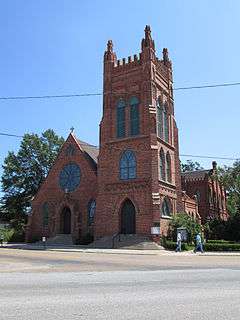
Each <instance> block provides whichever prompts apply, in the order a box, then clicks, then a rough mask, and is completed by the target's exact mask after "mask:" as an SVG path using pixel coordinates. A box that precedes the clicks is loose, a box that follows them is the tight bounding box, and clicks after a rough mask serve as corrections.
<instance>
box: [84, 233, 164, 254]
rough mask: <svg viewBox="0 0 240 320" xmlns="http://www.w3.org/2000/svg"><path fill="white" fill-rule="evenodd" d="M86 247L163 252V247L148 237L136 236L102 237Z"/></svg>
mask: <svg viewBox="0 0 240 320" xmlns="http://www.w3.org/2000/svg"><path fill="white" fill-rule="evenodd" d="M113 238H114V239H113ZM88 247H89V248H101V249H103V248H104V249H107V248H108V249H109V248H113V247H114V248H115V249H118V248H119V249H120V248H121V249H132V250H134V249H138V250H164V248H163V247H161V246H159V245H158V244H157V243H155V242H153V241H152V240H151V239H150V238H149V237H148V236H144V235H137V234H119V235H116V236H108V237H103V238H100V239H98V240H95V241H94V242H93V243H91V244H90V245H89V246H88Z"/></svg>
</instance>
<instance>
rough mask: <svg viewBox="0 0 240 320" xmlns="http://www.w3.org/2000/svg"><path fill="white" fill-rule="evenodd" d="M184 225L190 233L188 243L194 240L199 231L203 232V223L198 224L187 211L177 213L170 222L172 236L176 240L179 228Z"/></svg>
mask: <svg viewBox="0 0 240 320" xmlns="http://www.w3.org/2000/svg"><path fill="white" fill-rule="evenodd" d="M180 227H184V228H186V230H187V233H188V243H192V242H194V239H195V236H196V234H197V233H199V232H201V225H200V224H198V223H197V222H196V221H195V220H194V219H193V218H192V217H190V216H189V215H188V214H187V213H177V214H175V215H174V216H173V218H172V220H171V222H170V236H171V238H172V240H176V234H177V228H180Z"/></svg>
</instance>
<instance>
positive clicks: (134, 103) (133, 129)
mask: <svg viewBox="0 0 240 320" xmlns="http://www.w3.org/2000/svg"><path fill="white" fill-rule="evenodd" d="M129 104H130V134H131V136H134V135H137V134H139V100H138V98H136V97H132V98H131V99H130V101H129Z"/></svg>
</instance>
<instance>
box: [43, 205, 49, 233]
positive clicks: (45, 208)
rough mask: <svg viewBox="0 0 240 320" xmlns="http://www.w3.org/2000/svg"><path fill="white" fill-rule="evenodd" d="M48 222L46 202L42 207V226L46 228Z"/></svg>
mask: <svg viewBox="0 0 240 320" xmlns="http://www.w3.org/2000/svg"><path fill="white" fill-rule="evenodd" d="M48 220H49V207H48V204H47V202H45V203H44V204H43V206H42V224H43V226H44V227H46V226H48Z"/></svg>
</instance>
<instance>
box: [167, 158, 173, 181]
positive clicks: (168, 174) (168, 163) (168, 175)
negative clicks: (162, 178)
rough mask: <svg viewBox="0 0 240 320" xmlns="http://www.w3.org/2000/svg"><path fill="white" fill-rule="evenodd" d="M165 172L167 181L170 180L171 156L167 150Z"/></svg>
mask: <svg viewBox="0 0 240 320" xmlns="http://www.w3.org/2000/svg"><path fill="white" fill-rule="evenodd" d="M166 172H167V181H168V182H170V183H171V182H172V172H171V157H170V154H169V152H167V156H166Z"/></svg>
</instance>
